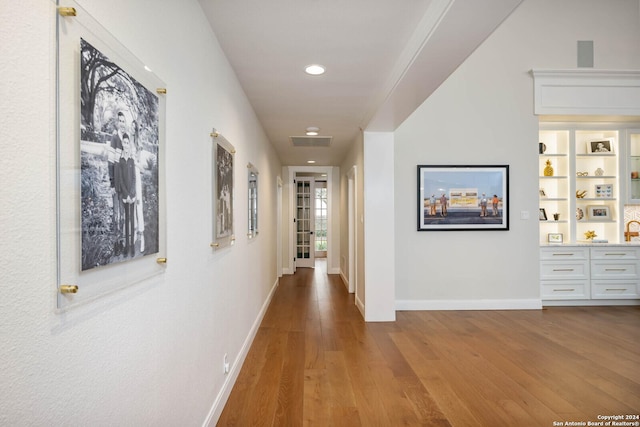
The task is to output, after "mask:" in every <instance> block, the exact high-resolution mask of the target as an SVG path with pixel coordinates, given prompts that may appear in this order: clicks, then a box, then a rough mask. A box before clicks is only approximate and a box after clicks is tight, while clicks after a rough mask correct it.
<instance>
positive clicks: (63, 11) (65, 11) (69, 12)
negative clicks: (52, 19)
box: [58, 6, 77, 16]
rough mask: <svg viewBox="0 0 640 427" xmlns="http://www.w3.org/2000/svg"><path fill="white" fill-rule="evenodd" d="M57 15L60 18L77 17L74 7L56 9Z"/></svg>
mask: <svg viewBox="0 0 640 427" xmlns="http://www.w3.org/2000/svg"><path fill="white" fill-rule="evenodd" d="M58 14H59V15H60V16H77V13H76V8H75V7H63V6H59V7H58Z"/></svg>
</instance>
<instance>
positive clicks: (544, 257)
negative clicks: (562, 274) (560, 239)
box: [540, 246, 589, 261]
mask: <svg viewBox="0 0 640 427" xmlns="http://www.w3.org/2000/svg"><path fill="white" fill-rule="evenodd" d="M587 259H589V248H588V247H575V246H574V247H559V248H540V260H541V261H572V260H587Z"/></svg>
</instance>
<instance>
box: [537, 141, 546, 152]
mask: <svg viewBox="0 0 640 427" xmlns="http://www.w3.org/2000/svg"><path fill="white" fill-rule="evenodd" d="M538 151H539V153H540V154H544V152H545V151H547V145H546V144H545V143H544V142H540V143H538Z"/></svg>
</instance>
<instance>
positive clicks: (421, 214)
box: [417, 165, 509, 231]
mask: <svg viewBox="0 0 640 427" xmlns="http://www.w3.org/2000/svg"><path fill="white" fill-rule="evenodd" d="M417 172H418V183H417V186H418V188H417V190H418V191H417V195H418V200H417V219H418V231H458V230H509V165H486V166H485V165H418V167H417ZM434 199H435V200H434ZM494 199H495V201H494Z"/></svg>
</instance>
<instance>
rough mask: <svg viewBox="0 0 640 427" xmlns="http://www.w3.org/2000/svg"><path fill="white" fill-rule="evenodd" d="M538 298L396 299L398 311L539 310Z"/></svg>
mask: <svg viewBox="0 0 640 427" xmlns="http://www.w3.org/2000/svg"><path fill="white" fill-rule="evenodd" d="M540 309H542V301H541V300H539V299H480V300H396V310H398V311H420V310H424V311H429V310H540Z"/></svg>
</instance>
